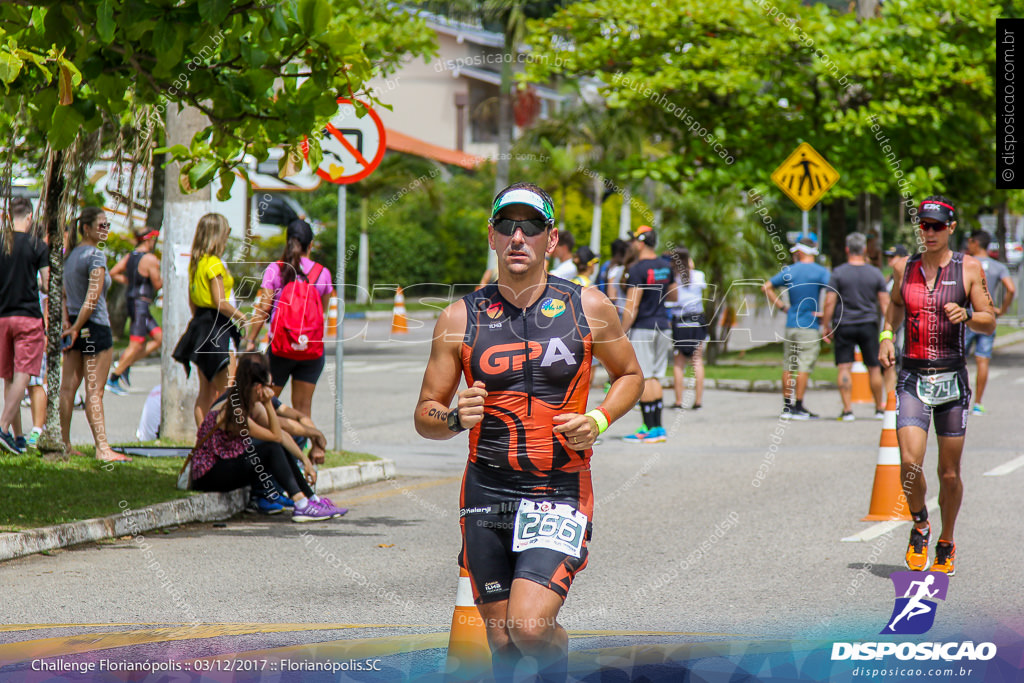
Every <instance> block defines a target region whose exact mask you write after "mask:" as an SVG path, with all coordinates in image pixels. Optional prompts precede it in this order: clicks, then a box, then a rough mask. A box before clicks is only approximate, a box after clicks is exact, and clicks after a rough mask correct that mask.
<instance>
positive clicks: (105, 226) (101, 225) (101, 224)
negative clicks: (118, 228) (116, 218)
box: [96, 223, 110, 228]
mask: <svg viewBox="0 0 1024 683" xmlns="http://www.w3.org/2000/svg"><path fill="white" fill-rule="evenodd" d="M96 227H97V228H109V227H110V223H97V224H96Z"/></svg>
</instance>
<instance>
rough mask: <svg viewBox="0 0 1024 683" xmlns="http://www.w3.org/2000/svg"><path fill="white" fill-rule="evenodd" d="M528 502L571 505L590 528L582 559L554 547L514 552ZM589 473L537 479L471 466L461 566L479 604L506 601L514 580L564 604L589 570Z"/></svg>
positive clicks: (462, 519)
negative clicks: (520, 518)
mask: <svg viewBox="0 0 1024 683" xmlns="http://www.w3.org/2000/svg"><path fill="white" fill-rule="evenodd" d="M523 498H526V499H529V500H535V501H550V502H553V503H563V504H568V505H571V506H572V507H573V508H575V509H577V510H579V511H580V512H582V513H583V514H584V515H586V517H587V520H588V524H587V532H586V535H585V537H584V541H583V548H582V552H581V553H580V557H578V558H577V557H573V556H572V555H567V554H565V553H561V552H558V551H556V550H551V549H549V548H531V549H528V550H524V551H522V552H518V553H516V552H512V541H513V536H514V528H515V519H516V510H517V509H518V507H519V501H520V500H521V499H523ZM593 507H594V499H593V489H592V488H591V481H590V470H580V471H576V472H560V471H556V472H551V473H544V475H543V476H537V475H534V474H531V473H528V472H518V471H515V470H507V469H503V468H498V467H493V466H491V465H484V464H481V463H474V462H470V463H468V464H467V465H466V473H465V475H464V477H463V480H462V496H461V507H460V514H459V516H460V519H459V525H460V526H461V527H462V552H461V553H459V566H461V567H462V568H463V569H465V570H466V571H467V572H468V573H469V577H470V583H471V584H472V586H473V599H474V601H475V602H476V604H478V605H480V604H484V603H489V602H497V601H499V600H507V599H508V596H509V591H510V590H511V588H512V581H514V580H515V579H528V580H530V581H533V582H534V583H538V584H540V585H542V586H544V587H546V588H548V589H550V590H552V591H554V592H555V593H557V594H558V595H559V596H561V598H562V599H563V600H564V599H565V597H566V596H567V595H568V593H569V586H570V585H571V584H572V580H573V577H575V576H576V574H577V573H578V572H580V571H581V570H582V569H583V568H584V567H585V566H586V565H587V556H588V550H587V541H588V540H589V539H590V533H591V524H590V522H591V521H592V520H593Z"/></svg>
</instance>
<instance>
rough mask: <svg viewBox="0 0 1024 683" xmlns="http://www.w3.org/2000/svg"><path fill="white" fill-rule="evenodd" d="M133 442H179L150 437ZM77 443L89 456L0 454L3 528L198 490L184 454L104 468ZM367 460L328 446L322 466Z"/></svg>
mask: <svg viewBox="0 0 1024 683" xmlns="http://www.w3.org/2000/svg"><path fill="white" fill-rule="evenodd" d="M133 445H147V446H154V445H161V446H173V445H178V444H175V443H170V442H154V441H148V442H146V443H145V444H141V443H137V444H133ZM75 449H76V450H78V451H81V452H82V453H83V455H84V456H85V457H72V458H70V459H69V460H68V462H47V461H45V460H43V459H42V458H39V457H37V456H36V455H7V454H3V455H0V532H3V531H20V530H22V529H31V528H34V527H40V526H49V525H51V524H61V523H64V522H73V521H76V520H80V519H91V518H93V517H106V516H109V515H113V514H117V513H118V512H120V511H121V509H122V508H121V507H120V506H119V505H118V504H119V503H120V501H122V500H124V501H127V504H128V506H130V507H131V508H132V509H135V510H137V509H139V508H141V507H143V506H146V505H152V504H154V503H162V502H164V501H167V500H175V499H178V498H187V497H189V496H192V495H195V493H196V492H195V491H179V490H178V488H177V487H176V481H177V478H178V471H179V470H180V469H181V463H182V459H181V458H140V457H137V458H135V459H134V460H133V461H132V462H130V463H114V464H113V465H110V464H107V465H106V467H107V469H106V470H104V469H103V467H104V463H101V462H99V461H98V460H96V459H95V458H94V457H93V456H94V454H95V450H94V448H93V446H92V445H91V444H90V445H88V446H86V445H79V446H76V447H75ZM30 453H35V451H30ZM367 460H379V458H377V457H376V456H373V455H369V454H367V453H353V452H349V451H345V452H344V453H337V452H334V451H328V452H327V462H326V464H325V465H323V467H340V466H342V465H351V464H354V463H356V462H360V461H367Z"/></svg>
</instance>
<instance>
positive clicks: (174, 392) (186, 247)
mask: <svg viewBox="0 0 1024 683" xmlns="http://www.w3.org/2000/svg"><path fill="white" fill-rule="evenodd" d="M206 125H207V121H206V117H204V116H203V115H202V114H200V113H199V110H197V109H192V108H189V107H182V106H180V105H171V106H170V107H168V112H167V145H168V146H172V145H176V144H181V145H188V144H189V143H190V142H191V141H192V137H193V136H194V135H195V134H196V133H198V132H199V131H200V130H202V129H203V128H204V127H205V126H206ZM180 172H181V165H180V164H179V163H177V162H174V163H172V164H171V165H170V166H169V167H168V169H167V174H166V185H165V190H164V199H165V206H164V212H165V213H164V230H163V233H164V251H163V258H162V259H160V274H161V275H162V276H163V279H164V307H163V322H162V325H161V327H162V328H163V331H164V343H163V344H162V346H161V349H160V381H161V386H162V389H161V401H160V417H161V422H160V436H161V437H163V438H167V439H174V440H176V441H191V440H193V439H195V435H196V424H195V418H194V417H193V414H194V413H193V407H194V404H195V399H196V394H197V391H198V385H197V383H198V380H197V379H196V378H195V373H196V372H198V370H196V369H195V368H193V369H192V379H191V380H190V381H189V380H186V378H185V372H184V370H183V368H182V366H181V364H179V363H178V362H177V361H176V360H174V358H172V357H171V354H172V353H173V351H174V347H175V345H177V343H178V339H180V338H181V335H182V334H184V332H185V328H186V327H187V326H188V322H189V319H190V317H191V311H190V310H189V305H188V263H189V256H190V254H191V251H192V238H193V236H194V235H195V231H196V225H197V224H198V223H199V219H200V218H202V217H203V215H204V214H207V213H209V212H210V210H211V209H212V202H211V194H210V188H209V186H207V187H205V188H203V189H202V190H197V191H195V192H192V193H191V194H188V195H186V194H184V193H182V191H181V188H180V187H179V185H178V175H179V173H180Z"/></svg>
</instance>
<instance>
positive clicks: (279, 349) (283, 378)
mask: <svg viewBox="0 0 1024 683" xmlns="http://www.w3.org/2000/svg"><path fill="white" fill-rule="evenodd" d="M287 237H288V239H287V242H285V247H284V253H283V254H282V255H281V259H280V260H279V261H276V262H275V263H271V264H270V265H269V266H267V268H266V270H265V271H264V272H263V283H262V284H261V286H260V293H259V297H258V298H257V300H256V306H255V311H254V313H253V320H252V323H251V324H250V325H249V329H248V331H247V333H246V336H247V338H246V341H245V345H246V350H247V351H252V350H254V349H255V348H256V340H257V339H258V338H259V335H260V330H261V329H263V323H264V322H265V321H266V320H267V318H269V319H270V336H271V342H270V348H269V349H267V357H268V358H269V359H270V374H271V376H272V377H273V381H274V395H275V396H280V395H281V391H283V390H284V385H285V384H287V382H288V379H289V378H290V379H291V380H292V405H293V406H294V407H295V409H296V410H298V411H299V412H300V413H302V414H303V415H306V416H309V415H312V414H313V392H314V391H316V383H317V380H319V379H320V374H321V373H322V372H323V370H324V362H325V358H324V338H323V327H324V324H323V323H324V310H326V308H327V306H328V302H329V301H330V298H331V295H332V294H333V293H334V286H333V285H332V284H331V273H330V271H329V270H327V269H326V268H324V267H323V266H322V265H320V264H319V263H316V262H315V261H313V260H312V259H310V258H309V251H310V248H311V247H312V245H313V229H312V228H311V227H309V223H307V222H306V221H304V220H295V221H292V223H291V224H290V225H289V226H288V231H287ZM304 323H305V324H307V325H308V324H312V325H313V326H314V328H315V329H314V328H311V329H303V327H304ZM317 332H319V337H317Z"/></svg>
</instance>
